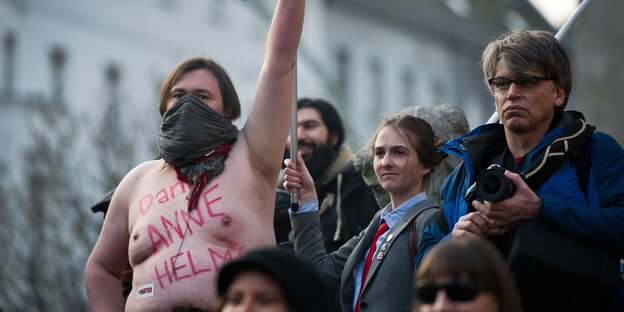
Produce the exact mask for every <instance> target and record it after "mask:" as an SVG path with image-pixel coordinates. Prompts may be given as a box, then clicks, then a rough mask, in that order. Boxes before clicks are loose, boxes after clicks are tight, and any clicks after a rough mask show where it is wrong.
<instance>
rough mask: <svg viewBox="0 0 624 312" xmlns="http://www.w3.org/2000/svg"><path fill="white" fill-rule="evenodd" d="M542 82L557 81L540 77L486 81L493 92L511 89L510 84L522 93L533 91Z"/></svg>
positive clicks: (526, 76) (496, 78)
mask: <svg viewBox="0 0 624 312" xmlns="http://www.w3.org/2000/svg"><path fill="white" fill-rule="evenodd" d="M542 80H557V79H555V78H553V77H540V76H529V75H522V76H518V77H516V79H510V78H507V77H494V78H490V79H488V83H489V84H490V88H492V91H494V92H501V91H507V90H509V88H510V87H511V84H512V83H515V84H516V86H517V87H518V88H519V89H520V90H522V91H528V90H532V89H535V88H536V87H537V85H538V84H539V82H540V81H542Z"/></svg>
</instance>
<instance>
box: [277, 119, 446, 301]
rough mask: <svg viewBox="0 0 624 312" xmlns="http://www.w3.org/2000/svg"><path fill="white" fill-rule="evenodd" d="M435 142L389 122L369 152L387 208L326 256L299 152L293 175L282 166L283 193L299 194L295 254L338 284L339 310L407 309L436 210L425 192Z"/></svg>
mask: <svg viewBox="0 0 624 312" xmlns="http://www.w3.org/2000/svg"><path fill="white" fill-rule="evenodd" d="M440 143H441V142H439V140H438V139H437V137H436V135H435V134H434V132H433V130H432V129H431V126H430V125H429V124H428V123H427V122H426V121H424V120H422V119H420V118H418V117H414V116H410V115H406V114H394V115H388V116H386V118H385V119H384V121H383V122H382V123H381V125H380V126H379V127H378V129H377V131H376V132H375V134H374V135H373V137H372V138H371V146H372V149H373V155H374V157H373V166H374V171H375V174H376V176H377V179H379V182H380V184H381V186H382V187H383V188H384V190H386V191H387V192H388V193H389V195H390V203H389V204H388V205H387V206H386V207H384V208H383V209H382V210H381V211H380V212H379V213H378V214H377V215H376V216H375V217H374V218H373V220H372V221H371V223H370V224H369V226H368V227H367V228H366V229H365V230H364V231H362V232H361V233H360V234H359V235H357V236H355V237H353V238H351V239H350V240H349V241H347V242H346V243H345V244H344V245H343V246H342V247H340V249H338V250H337V251H335V252H333V253H330V254H327V252H326V251H325V249H324V247H323V242H322V237H321V230H320V222H319V211H318V201H317V197H316V191H315V189H314V181H313V180H312V178H311V176H310V174H309V173H308V170H307V168H306V167H305V164H304V162H303V160H302V159H301V156H300V155H299V154H298V155H297V164H298V168H297V169H298V170H295V166H294V164H293V162H292V161H291V160H290V159H287V160H285V162H284V163H285V164H286V169H285V176H284V187H285V189H287V190H289V191H291V190H292V189H297V190H298V196H299V202H300V209H299V211H298V212H291V223H292V226H293V232H294V245H295V250H296V252H297V253H298V254H300V255H302V256H303V257H305V258H307V259H309V260H311V261H312V262H313V263H314V264H315V265H316V267H317V268H318V269H319V271H321V272H322V273H324V274H325V275H327V276H329V277H330V278H331V279H333V280H334V281H335V282H336V284H337V285H338V284H339V286H338V287H340V305H341V307H342V311H358V312H359V311H360V309H361V310H362V311H379V312H383V311H393V312H395V311H411V305H412V293H411V292H412V291H411V289H412V283H413V276H414V271H415V270H414V257H413V255H415V250H413V249H414V248H416V247H415V246H418V243H419V242H418V237H419V236H420V235H419V233H420V232H421V230H422V229H424V226H425V225H426V224H427V223H428V222H429V221H430V220H431V217H432V216H433V214H434V212H435V211H436V208H437V207H438V201H437V200H436V199H433V198H427V194H426V193H425V192H424V191H423V190H424V184H425V182H426V180H427V177H428V176H429V174H430V173H431V172H432V170H433V168H434V167H435V166H437V165H438V164H439V163H440V160H441V157H439V155H438V152H437V147H438V146H439V145H440ZM412 220H414V223H412ZM414 227H415V230H411V231H410V228H414ZM410 233H413V235H412V237H411V238H410Z"/></svg>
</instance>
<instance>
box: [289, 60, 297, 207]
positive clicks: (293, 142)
mask: <svg viewBox="0 0 624 312" xmlns="http://www.w3.org/2000/svg"><path fill="white" fill-rule="evenodd" d="M293 75H294V80H295V83H294V86H293V88H294V90H293V91H294V92H293V94H294V97H293V109H292V118H291V122H290V160H291V161H292V162H293V164H294V165H295V170H296V169H297V151H298V150H299V144H298V143H299V142H298V139H297V125H298V123H297V56H296V55H295V64H294V73H293ZM290 209H291V210H292V211H294V212H297V211H299V192H298V190H297V189H296V188H293V189H292V190H291V192H290Z"/></svg>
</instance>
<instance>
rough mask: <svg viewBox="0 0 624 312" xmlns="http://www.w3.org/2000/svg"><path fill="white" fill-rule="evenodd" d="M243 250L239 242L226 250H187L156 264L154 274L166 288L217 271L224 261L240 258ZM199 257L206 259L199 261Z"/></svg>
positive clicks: (161, 285)
mask: <svg viewBox="0 0 624 312" xmlns="http://www.w3.org/2000/svg"><path fill="white" fill-rule="evenodd" d="M243 251H244V248H243V247H242V246H238V244H236V246H234V247H233V248H226V249H225V250H217V249H214V248H207V249H206V251H205V252H197V253H196V252H191V251H190V250H187V251H185V252H180V253H178V254H176V255H173V256H171V257H169V259H167V260H165V261H163V263H162V264H159V265H155V266H154V274H155V275H156V279H157V280H158V284H159V285H160V288H162V289H165V286H167V285H171V284H174V283H176V282H179V281H181V280H185V279H189V278H194V277H196V276H198V275H200V274H206V273H210V272H214V273H216V272H218V271H219V268H220V267H221V264H222V263H223V262H225V261H228V260H232V259H234V258H239V257H240V256H241V255H242V254H243ZM198 259H202V260H204V261H201V260H200V261H197V260H198ZM206 260H208V261H206ZM200 263H203V264H200Z"/></svg>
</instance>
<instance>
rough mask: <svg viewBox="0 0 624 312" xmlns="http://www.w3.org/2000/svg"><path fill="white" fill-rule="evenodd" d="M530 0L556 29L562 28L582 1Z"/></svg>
mask: <svg viewBox="0 0 624 312" xmlns="http://www.w3.org/2000/svg"><path fill="white" fill-rule="evenodd" d="M529 2H530V3H531V4H532V5H533V6H534V7H535V8H536V9H537V10H538V11H539V12H540V13H542V15H543V16H544V18H545V19H546V20H547V21H548V22H549V23H550V25H551V26H553V27H554V28H555V29H559V28H561V26H562V25H563V24H564V23H565V21H566V20H568V18H569V17H570V15H572V12H574V10H575V9H576V7H578V5H579V3H580V1H579V0H529Z"/></svg>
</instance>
